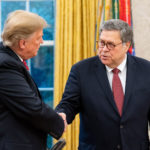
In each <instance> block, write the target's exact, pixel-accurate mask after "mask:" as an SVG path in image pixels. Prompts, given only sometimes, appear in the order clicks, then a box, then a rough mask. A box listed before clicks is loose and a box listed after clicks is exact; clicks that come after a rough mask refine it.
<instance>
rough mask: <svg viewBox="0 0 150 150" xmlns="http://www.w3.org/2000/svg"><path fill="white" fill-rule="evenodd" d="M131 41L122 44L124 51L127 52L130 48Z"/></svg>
mask: <svg viewBox="0 0 150 150" xmlns="http://www.w3.org/2000/svg"><path fill="white" fill-rule="evenodd" d="M130 45H131V43H130V42H126V43H124V44H123V47H124V48H125V51H126V52H127V51H128V50H129V48H130Z"/></svg>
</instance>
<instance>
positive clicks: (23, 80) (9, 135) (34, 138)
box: [0, 43, 64, 150]
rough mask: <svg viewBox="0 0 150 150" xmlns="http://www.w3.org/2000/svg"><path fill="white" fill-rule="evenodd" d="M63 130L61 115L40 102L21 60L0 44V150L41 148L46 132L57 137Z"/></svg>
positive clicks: (44, 147)
mask: <svg viewBox="0 0 150 150" xmlns="http://www.w3.org/2000/svg"><path fill="white" fill-rule="evenodd" d="M43 80H44V79H43ZM63 130H64V123H63V120H62V118H60V117H59V115H58V114H57V113H56V112H55V111H54V110H53V109H52V108H50V107H49V106H48V105H46V104H45V103H44V102H43V101H42V99H41V96H40V93H39V91H38V88H37V86H36V84H35V83H34V81H33V79H32V78H31V76H30V74H29V72H28V71H27V70H26V68H25V66H24V65H23V63H22V62H21V61H20V59H19V58H18V56H17V55H16V54H15V53H14V52H13V51H12V50H11V49H10V48H8V47H4V46H3V45H2V43H1V44H0V150H45V149H46V138H47V134H48V133H49V134H50V135H52V136H53V137H54V138H56V139H59V137H60V136H61V135H62V133H63Z"/></svg>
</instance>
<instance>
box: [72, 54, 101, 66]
mask: <svg viewBox="0 0 150 150" xmlns="http://www.w3.org/2000/svg"><path fill="white" fill-rule="evenodd" d="M98 60H99V57H98V56H93V57H90V58H86V59H83V60H81V61H79V62H77V63H76V64H74V65H73V66H72V67H73V68H76V67H77V68H83V67H89V66H91V65H93V64H95V62H96V61H98Z"/></svg>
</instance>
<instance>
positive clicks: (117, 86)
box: [112, 68, 124, 116]
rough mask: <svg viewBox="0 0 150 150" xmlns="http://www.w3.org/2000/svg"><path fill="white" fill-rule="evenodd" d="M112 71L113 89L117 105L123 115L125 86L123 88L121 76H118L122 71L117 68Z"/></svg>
mask: <svg viewBox="0 0 150 150" xmlns="http://www.w3.org/2000/svg"><path fill="white" fill-rule="evenodd" d="M112 72H113V80H112V91H113V95H114V100H115V103H116V105H117V108H118V111H119V114H120V116H121V115H122V107H123V101H124V93H123V88H122V84H121V81H120V78H119V76H118V73H119V72H120V70H119V69H117V68H115V69H113V70H112Z"/></svg>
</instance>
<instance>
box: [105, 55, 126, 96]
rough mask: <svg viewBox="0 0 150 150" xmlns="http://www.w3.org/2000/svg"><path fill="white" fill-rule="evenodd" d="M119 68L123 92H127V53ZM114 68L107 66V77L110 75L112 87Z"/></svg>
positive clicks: (109, 79)
mask: <svg viewBox="0 0 150 150" xmlns="http://www.w3.org/2000/svg"><path fill="white" fill-rule="evenodd" d="M105 66H106V65H105ZM117 68H118V69H119V70H120V72H119V73H118V75H119V78H120V80H121V84H122V88H123V92H124V94H125V86H126V73H127V55H126V57H125V59H124V60H123V62H122V63H121V64H120V65H119V66H118V67H117ZM113 69H114V68H110V67H108V66H106V72H107V77H108V81H109V84H110V87H111V89H112V79H113V72H112V70H113Z"/></svg>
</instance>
